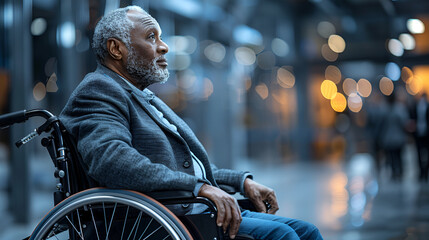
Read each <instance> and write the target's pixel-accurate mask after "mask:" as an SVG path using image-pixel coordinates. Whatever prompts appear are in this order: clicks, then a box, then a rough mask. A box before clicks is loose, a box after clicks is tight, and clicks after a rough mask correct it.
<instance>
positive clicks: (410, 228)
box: [0, 150, 429, 240]
mask: <svg viewBox="0 0 429 240" xmlns="http://www.w3.org/2000/svg"><path fill="white" fill-rule="evenodd" d="M412 152H413V151H411V150H410V151H408V153H412ZM412 159H414V158H413V157H412V155H407V156H406V157H405V158H404V160H405V162H404V171H405V172H404V178H403V180H402V181H396V182H394V181H391V180H390V172H389V169H388V168H387V167H384V168H382V169H381V171H380V172H379V173H377V172H376V170H375V165H374V162H373V160H372V158H371V155H369V154H364V153H361V154H356V155H354V156H353V157H351V158H350V160H348V161H342V162H343V163H315V162H310V161H308V162H305V161H303V162H299V163H289V164H285V165H267V164H262V163H257V162H252V161H247V160H246V161H240V162H239V164H237V165H236V168H238V169H248V170H250V171H252V172H253V173H254V175H255V180H257V181H259V182H261V183H263V184H265V185H267V186H270V187H271V188H273V189H275V190H276V194H277V198H278V200H279V204H280V210H279V212H278V214H279V215H282V216H286V217H292V218H297V219H302V220H306V221H309V222H312V223H314V224H315V225H317V226H318V227H319V229H320V230H321V232H322V234H323V236H324V238H325V239H327V240H368V239H369V240H372V239H374V240H383V239H386V240H399V239H404V240H413V239H416V240H417V239H429V184H427V183H419V182H418V181H417V177H416V167H417V166H416V163H415V162H413V161H412ZM344 162H345V163H344ZM44 168H45V167H44ZM40 170H41V167H40V168H39V170H38V171H40ZM34 176H39V175H37V174H35V175H34ZM49 186H51V184H50V183H49ZM38 189H43V188H40V187H39V188H38ZM5 194H6V192H3V191H0V203H1V206H3V207H2V208H0V214H2V216H6V217H3V218H2V219H0V223H1V224H0V225H1V227H0V239H22V238H23V237H25V236H24V235H25V234H28V233H29V232H31V230H32V228H33V227H34V226H35V224H37V221H38V219H40V218H42V217H43V215H44V214H45V213H46V212H47V211H48V210H49V208H50V205H51V200H52V194H51V192H49V191H46V189H45V190H44V191H42V190H40V191H37V192H36V191H35V192H34V193H33V194H32V201H31V202H32V211H33V212H32V218H31V219H32V222H31V223H30V224H28V225H25V226H22V225H21V226H20V225H14V224H13V222H12V221H11V219H10V217H9V218H8V217H7V214H5V210H6V208H5V207H4V206H6V205H5V204H4V203H5V200H6V199H7V198H6V195H5ZM8 219H9V220H8Z"/></svg>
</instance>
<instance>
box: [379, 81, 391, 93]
mask: <svg viewBox="0 0 429 240" xmlns="http://www.w3.org/2000/svg"><path fill="white" fill-rule="evenodd" d="M379 88H380V91H381V93H383V94H384V95H386V96H390V94H392V92H393V89H394V85H393V82H392V80H390V78H387V77H382V78H381V79H380V83H379Z"/></svg>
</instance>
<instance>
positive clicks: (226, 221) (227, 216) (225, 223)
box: [222, 203, 232, 233]
mask: <svg viewBox="0 0 429 240" xmlns="http://www.w3.org/2000/svg"><path fill="white" fill-rule="evenodd" d="M231 218H232V216H231V206H230V205H229V204H228V203H226V204H225V218H224V220H223V225H222V226H223V232H224V233H226V230H227V229H228V226H229V223H230V222H231Z"/></svg>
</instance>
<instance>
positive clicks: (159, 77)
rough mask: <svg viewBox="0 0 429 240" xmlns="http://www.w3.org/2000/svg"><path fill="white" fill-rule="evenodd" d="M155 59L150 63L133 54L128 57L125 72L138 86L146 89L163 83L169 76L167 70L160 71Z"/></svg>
mask: <svg viewBox="0 0 429 240" xmlns="http://www.w3.org/2000/svg"><path fill="white" fill-rule="evenodd" d="M157 60H158V58H155V59H154V60H153V61H152V62H145V61H143V60H141V59H139V58H138V57H137V56H136V55H135V53H134V52H130V54H129V55H128V59H127V61H128V65H127V71H128V73H129V74H130V75H131V77H133V79H134V80H135V81H136V83H137V84H138V85H141V86H144V87H147V86H149V85H151V84H154V83H165V82H166V81H167V79H168V77H169V75H170V73H169V72H168V69H162V68H160V67H159V66H158V65H157V64H156V61H157Z"/></svg>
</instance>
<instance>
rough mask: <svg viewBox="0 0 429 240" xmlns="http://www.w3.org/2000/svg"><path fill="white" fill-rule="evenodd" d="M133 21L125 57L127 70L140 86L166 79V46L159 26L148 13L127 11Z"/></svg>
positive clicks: (161, 81) (167, 74)
mask: <svg viewBox="0 0 429 240" xmlns="http://www.w3.org/2000/svg"><path fill="white" fill-rule="evenodd" d="M128 17H129V18H130V20H131V21H133V22H134V29H132V30H131V46H130V48H131V49H129V52H128V57H127V71H128V73H129V74H130V75H131V76H132V77H133V78H134V80H135V81H136V83H137V84H138V85H141V86H145V87H146V86H149V85H150V84H153V83H163V82H165V81H167V79H168V76H169V72H168V69H167V65H168V64H167V60H166V59H165V56H164V55H165V54H166V53H167V52H168V46H167V44H165V43H164V42H163V41H162V40H161V28H160V27H159V25H158V22H157V21H156V20H155V19H154V18H152V17H151V16H149V15H145V14H142V13H140V12H132V11H130V12H129V13H128Z"/></svg>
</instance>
